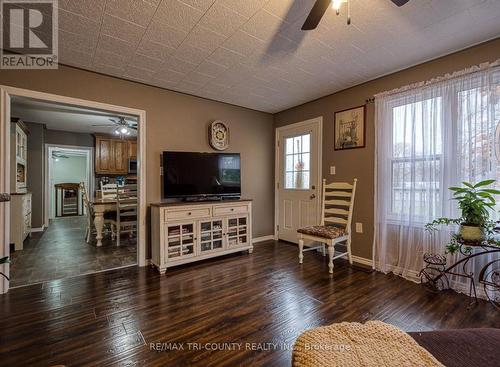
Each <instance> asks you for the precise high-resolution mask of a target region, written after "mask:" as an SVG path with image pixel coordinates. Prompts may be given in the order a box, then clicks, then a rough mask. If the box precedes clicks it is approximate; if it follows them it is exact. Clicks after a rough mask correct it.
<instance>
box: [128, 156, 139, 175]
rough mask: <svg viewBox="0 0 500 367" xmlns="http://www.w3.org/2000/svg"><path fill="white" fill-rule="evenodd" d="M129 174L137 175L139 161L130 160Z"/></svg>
mask: <svg viewBox="0 0 500 367" xmlns="http://www.w3.org/2000/svg"><path fill="white" fill-rule="evenodd" d="M128 173H137V159H135V158H134V159H129V160H128Z"/></svg>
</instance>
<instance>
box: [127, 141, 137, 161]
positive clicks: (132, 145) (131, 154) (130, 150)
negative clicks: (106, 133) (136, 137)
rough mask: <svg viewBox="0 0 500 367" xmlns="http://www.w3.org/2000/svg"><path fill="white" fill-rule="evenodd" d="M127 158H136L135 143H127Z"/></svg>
mask: <svg viewBox="0 0 500 367" xmlns="http://www.w3.org/2000/svg"><path fill="white" fill-rule="evenodd" d="M128 156H129V158H137V141H131V140H129V141H128Z"/></svg>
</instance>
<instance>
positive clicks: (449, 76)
mask: <svg viewBox="0 0 500 367" xmlns="http://www.w3.org/2000/svg"><path fill="white" fill-rule="evenodd" d="M497 67H500V59H497V60H496V61H493V62H483V63H481V64H478V65H474V66H471V67H468V68H465V69H462V70H459V71H455V72H453V73H446V74H444V75H442V76H438V77H435V78H432V79H429V80H426V81H423V82H416V83H412V84H408V85H405V86H403V87H399V88H395V89H390V90H388V91H384V92H380V93H377V94H375V95H374V96H373V97H370V98H368V99H366V103H373V102H375V98H379V97H386V96H391V95H393V94H397V93H402V92H408V91H411V90H414V89H417V88H422V87H427V86H430V85H432V84H437V83H440V82H443V81H446V80H453V79H458V78H460V77H462V76H466V75H471V74H476V73H479V72H482V71H485V70H489V69H495V68H497Z"/></svg>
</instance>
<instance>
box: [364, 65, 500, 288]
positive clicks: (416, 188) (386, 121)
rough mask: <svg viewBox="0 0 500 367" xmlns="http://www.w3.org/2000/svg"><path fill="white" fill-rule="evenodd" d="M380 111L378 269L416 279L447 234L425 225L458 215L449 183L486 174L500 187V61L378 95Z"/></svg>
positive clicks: (441, 248) (483, 177) (482, 177)
mask: <svg viewBox="0 0 500 367" xmlns="http://www.w3.org/2000/svg"><path fill="white" fill-rule="evenodd" d="M375 110H376V116H375V120H376V182H375V184H376V191H375V193H376V207H375V238H374V256H375V261H376V266H377V268H378V269H379V270H382V271H384V272H387V271H393V272H395V273H398V274H401V275H403V276H405V277H410V278H411V277H413V278H414V277H415V276H416V274H418V271H419V270H420V269H421V268H422V267H423V261H422V257H423V254H424V253H426V252H432V253H441V254H444V252H445V246H446V244H447V242H448V240H449V236H450V229H449V228H448V229H443V230H442V231H439V232H438V233H436V234H435V235H433V236H431V235H429V233H427V232H426V231H425V228H424V225H425V224H426V223H428V222H430V221H432V220H433V219H435V218H438V217H450V218H458V217H459V215H460V213H459V211H458V208H457V204H456V201H454V200H451V199H452V193H451V192H450V191H449V190H448V188H449V187H450V186H461V185H462V182H463V181H467V182H471V183H477V182H479V181H481V180H486V179H496V180H497V183H496V188H500V145H499V144H500V141H499V139H500V127H499V124H500V60H499V61H496V62H495V63H492V64H489V65H481V67H473V68H471V69H469V70H464V71H461V72H459V73H456V74H455V75H447V76H445V77H442V78H440V79H439V80H434V81H431V82H428V83H421V84H419V85H412V86H408V87H403V88H401V89H400V90H396V91H391V92H387V93H381V94H379V95H377V96H376V98H375ZM497 199H499V201H500V198H497ZM498 209H500V206H499V207H498ZM492 214H493V216H494V217H495V216H496V217H497V218H498V210H497V212H495V213H492ZM451 230H453V229H451ZM456 256H459V255H448V257H449V263H451V262H452V260H453V258H452V257H454V258H456ZM488 260H491V259H490V258H488V257H486V258H484V259H481V260H478V262H477V263H475V264H474V266H478V267H479V266H481V262H484V261H488ZM483 265H484V264H483ZM479 269H480V268H479ZM472 270H474V269H472ZM461 286H463V284H462V285H461Z"/></svg>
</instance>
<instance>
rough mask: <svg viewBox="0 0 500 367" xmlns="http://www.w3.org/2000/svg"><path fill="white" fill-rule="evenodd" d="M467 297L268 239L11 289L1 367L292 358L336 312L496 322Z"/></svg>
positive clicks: (1, 325)
mask: <svg viewBox="0 0 500 367" xmlns="http://www.w3.org/2000/svg"><path fill="white" fill-rule="evenodd" d="M468 304H469V299H468V298H467V297H466V296H465V295H461V294H457V293H454V292H451V291H450V292H443V293H440V294H431V293H428V292H427V291H426V290H424V289H423V288H422V287H421V286H420V285H418V284H415V283H412V282H409V281H406V280H404V279H402V278H399V277H397V276H393V275H384V274H381V273H370V272H367V271H363V270H360V269H357V268H352V267H350V266H348V264H347V263H346V262H345V261H343V260H340V261H336V262H335V269H334V274H333V276H332V275H329V274H328V270H327V260H326V258H324V257H322V256H321V255H319V254H316V253H311V252H308V253H306V254H305V259H304V264H303V265H302V266H301V265H299V264H298V261H297V247H296V246H293V245H290V244H286V243H280V242H276V243H275V242H267V243H262V244H259V245H257V246H256V248H255V251H254V253H253V254H251V255H248V254H235V255H230V256H227V257H224V258H219V259H214V260H210V261H205V262H201V263H195V264H190V265H187V266H183V267H178V268H172V269H169V270H167V274H166V275H165V276H160V275H159V274H158V273H157V272H156V270H154V269H152V268H150V267H147V268H137V267H129V268H124V269H119V270H112V271H109V272H105V273H98V274H91V275H85V276H80V277H75V278H70V279H63V280H56V281H50V282H46V283H44V284H37V285H32V286H27V287H22V288H17V289H13V290H11V291H9V293H7V294H5V295H0V330H1V331H0V365H2V366H51V365H55V364H63V365H66V366H238V365H244V366H249V365H252V366H289V365H290V358H291V350H290V349H291V347H292V345H293V342H294V341H295V339H296V337H297V336H298V335H299V334H300V333H301V332H302V331H303V330H305V329H308V328H312V327H316V326H321V325H328V324H331V323H333V322H340V321H360V322H363V321H366V320H373V319H376V320H382V321H385V322H388V323H391V324H394V325H396V326H398V327H400V328H402V329H403V330H406V331H418V330H432V329H447V328H467V327H500V313H499V312H498V311H497V310H496V309H495V308H494V307H493V306H492V305H490V304H489V303H487V302H485V301H480V302H479V303H478V304H476V305H473V306H472V307H471V308H470V309H467V306H468ZM152 343H181V344H164V345H162V346H158V347H156V348H157V349H158V348H159V347H161V348H163V350H160V351H158V350H153V349H152V347H151V345H152ZM188 343H193V344H188ZM198 343H199V344H198ZM211 343H226V347H225V348H223V347H222V345H221V344H211ZM229 343H242V344H229ZM247 343H262V344H247ZM264 343H275V344H274V345H271V344H264ZM181 347H182V348H183V350H172V349H176V348H177V349H180V348H181ZM195 348H199V349H200V350H195ZM240 348H241V349H240ZM169 349H171V350H169ZM213 349H215V350H213ZM221 349H222V350H221ZM252 349H257V350H252ZM259 349H269V350H259Z"/></svg>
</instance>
